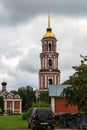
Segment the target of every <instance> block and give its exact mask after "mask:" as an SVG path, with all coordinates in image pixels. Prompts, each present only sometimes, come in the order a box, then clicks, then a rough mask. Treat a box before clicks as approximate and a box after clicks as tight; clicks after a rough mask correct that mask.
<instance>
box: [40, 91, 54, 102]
mask: <svg viewBox="0 0 87 130" xmlns="http://www.w3.org/2000/svg"><path fill="white" fill-rule="evenodd" d="M38 101H42V102H46V103H51V98H50V97H49V92H48V91H42V92H40V95H39V98H38Z"/></svg>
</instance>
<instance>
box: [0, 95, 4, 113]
mask: <svg viewBox="0 0 87 130" xmlns="http://www.w3.org/2000/svg"><path fill="white" fill-rule="evenodd" d="M3 112H4V101H3V97H2V96H0V114H2V113H3Z"/></svg>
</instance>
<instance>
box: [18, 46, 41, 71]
mask: <svg viewBox="0 0 87 130" xmlns="http://www.w3.org/2000/svg"><path fill="white" fill-rule="evenodd" d="M39 53H40V48H39V47H34V48H32V49H31V50H30V51H29V52H28V54H27V55H26V56H24V57H23V58H22V59H21V60H20V62H19V64H18V68H20V69H21V70H22V71H26V72H28V73H38V70H39V68H40V62H39V61H40V60H39Z"/></svg>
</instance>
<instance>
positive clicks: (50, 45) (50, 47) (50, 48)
mask: <svg viewBox="0 0 87 130" xmlns="http://www.w3.org/2000/svg"><path fill="white" fill-rule="evenodd" d="M51 50H52V44H51V43H49V51H51Z"/></svg>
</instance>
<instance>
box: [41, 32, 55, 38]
mask: <svg viewBox="0 0 87 130" xmlns="http://www.w3.org/2000/svg"><path fill="white" fill-rule="evenodd" d="M48 37H52V38H55V35H54V34H53V33H52V32H46V33H45V34H44V36H43V38H48Z"/></svg>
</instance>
